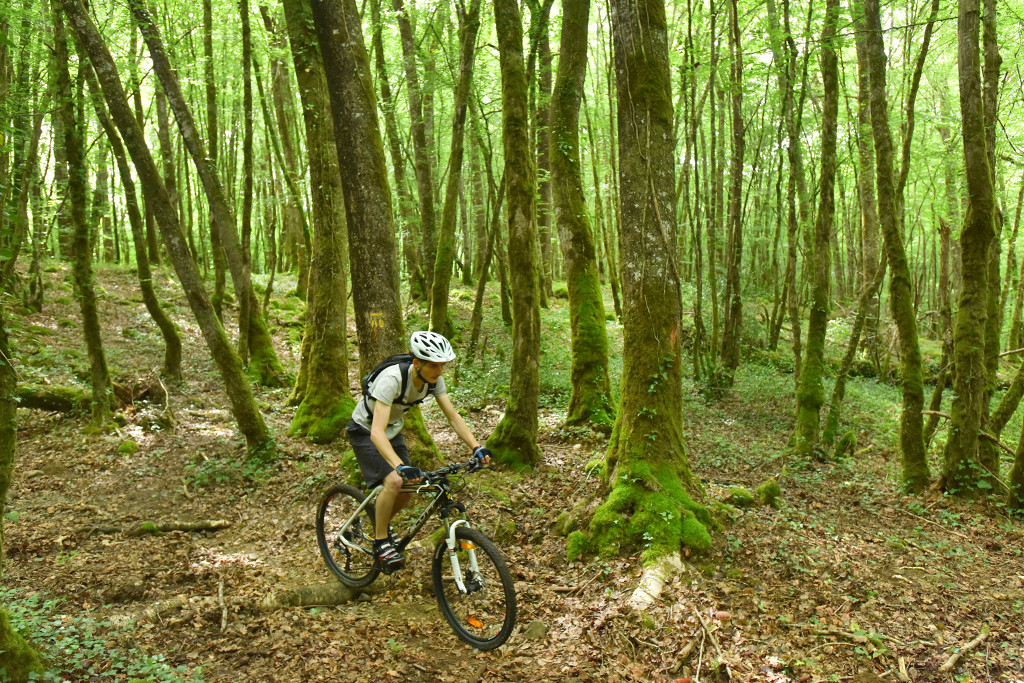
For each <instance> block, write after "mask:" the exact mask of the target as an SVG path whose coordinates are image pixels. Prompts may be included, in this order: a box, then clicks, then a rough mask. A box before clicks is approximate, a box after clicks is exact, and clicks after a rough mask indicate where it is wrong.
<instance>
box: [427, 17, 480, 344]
mask: <svg viewBox="0 0 1024 683" xmlns="http://www.w3.org/2000/svg"><path fill="white" fill-rule="evenodd" d="M458 14H459V73H458V78H457V80H456V82H455V94H454V101H453V102H452V109H453V112H454V113H453V115H452V138H451V150H450V152H449V154H448V167H449V170H448V181H447V185H446V186H445V192H444V206H443V208H442V210H441V230H440V231H439V233H438V236H437V255H436V257H435V260H434V263H433V268H434V277H433V279H432V285H431V290H430V329H431V330H433V331H434V332H439V333H441V334H444V335H446V336H449V337H450V336H452V332H453V330H452V325H451V320H449V318H448V289H449V287H450V285H451V281H452V263H453V262H454V261H455V256H456V244H455V223H456V219H457V215H456V212H457V209H458V201H459V195H460V190H461V185H462V157H463V150H464V149H465V144H464V142H465V131H466V110H467V109H468V107H469V88H470V85H472V83H473V60H474V57H475V56H476V35H477V33H478V32H479V30H480V0H471V2H470V4H469V7H468V9H464V8H463V9H459V11H458Z"/></svg>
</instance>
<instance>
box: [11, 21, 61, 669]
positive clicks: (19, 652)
mask: <svg viewBox="0 0 1024 683" xmlns="http://www.w3.org/2000/svg"><path fill="white" fill-rule="evenodd" d="M54 14H55V15H56V12H54ZM5 317H6V314H5V312H4V306H3V304H2V303H0V582H2V581H3V578H4V569H5V562H6V558H7V543H6V536H5V535H4V520H5V519H6V515H7V492H8V490H9V489H10V487H11V476H12V475H13V474H14V456H15V451H16V450H17V443H18V419H17V417H18V414H17V411H18V401H17V399H16V398H15V394H16V392H17V373H16V372H15V370H14V365H13V363H12V360H11V348H10V346H9V345H8V342H7V327H6V322H5ZM0 669H4V670H6V672H7V679H8V680H11V681H27V680H29V672H34V673H36V674H41V673H42V672H43V667H42V665H41V663H40V661H39V655H38V653H36V651H35V650H34V649H32V647H31V646H29V645H28V644H27V643H26V642H25V640H24V638H22V637H21V635H20V634H18V633H17V632H16V631H15V630H14V629H12V628H11V623H10V620H9V619H8V617H7V612H6V611H4V610H2V609H0Z"/></svg>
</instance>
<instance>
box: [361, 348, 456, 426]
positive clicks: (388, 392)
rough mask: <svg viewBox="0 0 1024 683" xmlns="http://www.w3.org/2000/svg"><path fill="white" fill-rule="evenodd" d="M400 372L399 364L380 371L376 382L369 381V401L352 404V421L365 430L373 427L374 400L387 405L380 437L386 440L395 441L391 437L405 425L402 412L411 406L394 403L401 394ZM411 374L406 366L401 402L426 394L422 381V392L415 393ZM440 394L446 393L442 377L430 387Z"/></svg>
mask: <svg viewBox="0 0 1024 683" xmlns="http://www.w3.org/2000/svg"><path fill="white" fill-rule="evenodd" d="M401 372H402V370H401V364H396V365H392V366H391V367H388V368H385V369H384V370H382V371H381V373H380V374H379V375H377V379H375V380H373V381H372V382H370V396H371V398H369V399H366V400H364V399H362V398H360V399H359V402H358V403H356V409H355V410H353V411H352V420H353V422H355V423H356V424H358V425H359V426H361V427H362V428H364V429H366V430H367V431H369V430H370V427H371V425H372V424H373V411H374V409H375V408H376V406H377V401H381V402H382V403H383V404H384V405H388V406H391V415H390V416H389V417H388V426H387V427H386V428H385V429H384V435H385V436H387V438H388V441H390V440H391V439H393V438H395V434H398V432H400V431H402V427H403V426H404V425H405V411H407V410H409V408H411V407H412V406H410V405H402V404H401V403H399V402H398V400H397V399H398V398H399V393H401V391H402V375H401ZM414 373H415V370H414V369H413V367H412V365H410V366H409V381H408V383H407V384H408V386H407V387H406V389H405V396H402V397H401V399H402V401H403V402H405V403H407V404H408V403H413V402H414V401H418V400H420V399H421V398H423V397H424V396H426V395H427V388H428V385H427V383H426V382H424V383H423V388H422V389H420V390H419V391H417V390H416V381H415V379H414ZM444 393H447V389H445V387H444V378H442V377H438V378H437V385H436V386H435V387H434V395H435V396H440V395H441V394H444Z"/></svg>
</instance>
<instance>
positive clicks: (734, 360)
mask: <svg viewBox="0 0 1024 683" xmlns="http://www.w3.org/2000/svg"><path fill="white" fill-rule="evenodd" d="M737 2H738V0H732V1H731V2H730V3H729V52H730V56H731V57H732V62H731V65H730V77H729V81H730V87H731V89H732V161H731V165H730V168H729V177H730V180H731V184H730V187H729V219H728V220H729V223H728V226H727V230H728V235H729V239H728V240H727V249H726V255H725V257H726V259H727V263H726V274H725V297H724V301H723V303H724V305H725V320H724V323H723V325H722V371H723V377H722V380H723V382H724V384H725V385H727V386H732V382H733V376H734V374H735V373H736V369H737V368H738V367H739V366H740V332H741V331H742V330H743V298H742V296H741V292H740V269H741V268H742V267H743V223H742V220H743V216H742V215H741V214H742V202H743V152H744V149H745V141H744V130H743V53H742V52H741V49H742V45H741V42H740V39H741V36H740V25H739V16H738V13H739V7H738V6H737ZM823 75H824V74H823ZM826 97H827V94H826ZM833 145H834V143H833ZM833 163H834V162H833ZM824 164H825V159H824V157H823V159H822V165H823V167H824ZM822 196H823V197H824V192H823V194H822ZM830 227H831V223H830V224H828V225H826V229H828V228H830ZM826 259H827V256H826ZM826 263H827V261H826ZM826 282H827V276H826ZM826 322H827V321H826ZM822 333H823V334H824V331H823V332H822Z"/></svg>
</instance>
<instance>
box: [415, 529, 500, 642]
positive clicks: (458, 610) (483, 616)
mask: <svg viewBox="0 0 1024 683" xmlns="http://www.w3.org/2000/svg"><path fill="white" fill-rule="evenodd" d="M455 545H456V549H455V551H454V552H451V553H449V552H448V543H447V539H441V542H440V543H438V544H437V548H435V549H434V561H433V567H432V569H433V578H434V595H435V596H436V597H437V604H438V606H439V607H440V608H441V613H442V614H444V617H445V619H447V620H448V623H449V624H450V625H451V627H452V629H453V630H454V631H455V635H457V636H458V637H459V638H461V639H462V640H464V641H466V642H467V643H469V644H470V645H472V646H473V647H475V648H477V649H478V650H493V649H494V648H496V647H498V646H499V645H501V644H502V643H504V642H505V641H506V640H508V636H509V634H510V633H511V632H512V627H513V626H515V623H516V589H515V585H514V584H513V582H512V574H511V573H509V571H508V567H507V566H506V565H505V560H504V559H502V557H501V553H500V552H499V551H498V548H497V547H496V546H495V545H494V544H493V543H491V541H490V540H488V538H487V537H486V536H484V535H483V534H482V533H480V532H479V531H477V530H476V529H469V528H466V527H458V528H457V529H456V530H455ZM456 573H457V574H458V575H459V576H461V577H462V582H463V586H464V590H463V589H460V588H459V586H458V584H457V583H456V581H455V576H456Z"/></svg>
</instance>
